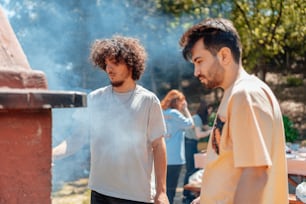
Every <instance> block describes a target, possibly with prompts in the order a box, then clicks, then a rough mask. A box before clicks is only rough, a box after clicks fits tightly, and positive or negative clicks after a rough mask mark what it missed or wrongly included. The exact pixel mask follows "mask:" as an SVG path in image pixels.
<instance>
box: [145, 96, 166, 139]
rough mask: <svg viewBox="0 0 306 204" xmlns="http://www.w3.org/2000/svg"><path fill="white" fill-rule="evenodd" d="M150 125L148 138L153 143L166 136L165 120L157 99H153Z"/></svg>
mask: <svg viewBox="0 0 306 204" xmlns="http://www.w3.org/2000/svg"><path fill="white" fill-rule="evenodd" d="M148 123H149V124H148V134H149V135H148V136H149V140H150V141H151V142H152V141H154V140H155V139H157V138H159V137H161V136H164V135H165V134H166V125H165V120H164V116H163V112H162V109H161V105H160V102H159V100H158V99H157V97H153V100H152V104H151V107H150V111H149V120H148Z"/></svg>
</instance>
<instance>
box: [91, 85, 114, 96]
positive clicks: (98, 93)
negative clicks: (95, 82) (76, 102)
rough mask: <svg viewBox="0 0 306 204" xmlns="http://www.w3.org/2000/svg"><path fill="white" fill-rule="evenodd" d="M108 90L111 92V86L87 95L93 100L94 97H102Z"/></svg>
mask: <svg viewBox="0 0 306 204" xmlns="http://www.w3.org/2000/svg"><path fill="white" fill-rule="evenodd" d="M108 90H111V86H104V87H101V88H98V89H95V90H93V91H91V92H90V93H89V97H90V98H93V97H95V96H99V95H102V94H103V93H106V92H107V91H108Z"/></svg>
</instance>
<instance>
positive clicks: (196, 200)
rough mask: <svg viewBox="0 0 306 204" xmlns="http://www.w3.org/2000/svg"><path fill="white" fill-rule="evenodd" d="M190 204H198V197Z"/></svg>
mask: <svg viewBox="0 0 306 204" xmlns="http://www.w3.org/2000/svg"><path fill="white" fill-rule="evenodd" d="M191 204H200V196H199V197H197V198H196V199H194V200H193V201H192V202H191Z"/></svg>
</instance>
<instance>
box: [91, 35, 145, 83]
mask: <svg viewBox="0 0 306 204" xmlns="http://www.w3.org/2000/svg"><path fill="white" fill-rule="evenodd" d="M89 58H90V60H91V62H92V63H93V65H94V66H98V67H100V68H101V69H103V70H104V71H105V70H106V64H105V60H106V59H110V60H114V61H115V62H116V63H124V64H126V65H127V67H128V69H132V78H133V79H134V80H138V79H139V78H140V76H141V75H142V74H143V72H144V70H145V63H146V59H147V53H146V51H145V48H144V47H143V46H142V45H141V44H140V41H139V40H138V39H136V38H132V37H124V36H120V35H115V36H113V37H112V38H111V39H99V40H95V41H94V43H93V44H92V46H91V53H90V57H89Z"/></svg>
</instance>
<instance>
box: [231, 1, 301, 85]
mask: <svg viewBox="0 0 306 204" xmlns="http://www.w3.org/2000/svg"><path fill="white" fill-rule="evenodd" d="M305 13H306V10H305V7H303V0H294V1H291V0H270V1H261V0H256V1H250V0H244V1H233V11H232V14H231V19H232V20H233V22H234V24H235V25H236V26H237V28H238V31H239V33H240V36H241V40H242V42H243V48H244V58H243V59H244V64H246V68H247V69H248V70H249V71H253V72H255V73H261V76H262V79H263V80H265V76H266V73H267V72H268V71H275V70H277V71H282V70H284V69H287V70H288V69H290V68H291V67H292V64H289V63H290V62H293V61H294V60H293V59H289V58H288V57H294V58H295V59H300V60H302V61H303V62H305V33H306V16H305ZM296 48H297V49H296ZM293 51H294V53H295V54H293V53H292V52H293ZM284 55H285V56H286V58H285V59H282V57H284ZM273 65H276V66H273Z"/></svg>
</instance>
